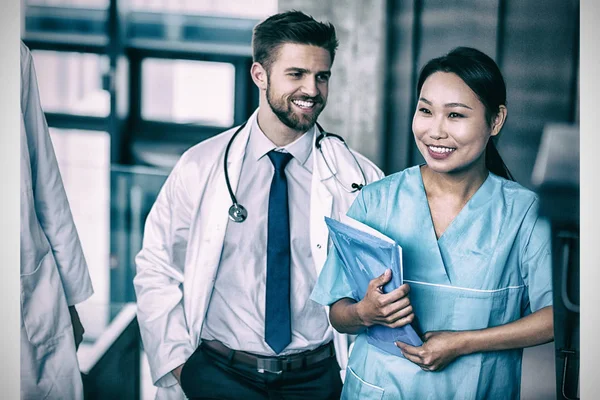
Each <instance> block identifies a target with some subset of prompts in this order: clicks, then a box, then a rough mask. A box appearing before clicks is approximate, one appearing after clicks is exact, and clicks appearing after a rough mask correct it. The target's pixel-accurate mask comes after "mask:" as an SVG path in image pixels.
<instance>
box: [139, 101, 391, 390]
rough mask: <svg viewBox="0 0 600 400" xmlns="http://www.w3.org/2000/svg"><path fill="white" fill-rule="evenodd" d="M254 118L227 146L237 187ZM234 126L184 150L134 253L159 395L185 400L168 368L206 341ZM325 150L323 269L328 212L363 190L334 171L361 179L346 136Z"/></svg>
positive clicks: (371, 171)
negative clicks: (354, 189) (355, 189)
mask: <svg viewBox="0 0 600 400" xmlns="http://www.w3.org/2000/svg"><path fill="white" fill-rule="evenodd" d="M256 116H257V111H256V112H254V114H253V115H252V116H251V117H250V120H249V121H248V123H247V124H246V126H245V127H244V129H242V130H241V131H240V133H239V134H238V136H237V137H236V138H235V140H234V141H233V144H232V146H231V149H230V152H229V157H228V160H227V161H228V162H227V168H228V172H229V177H230V180H231V186H232V188H233V190H235V188H236V187H237V182H238V180H239V176H240V170H241V166H242V161H243V158H244V152H245V149H246V144H247V142H248V137H249V133H250V127H251V126H252V123H253V120H254V119H256ZM235 130H236V129H235V128H234V129H231V130H229V131H227V132H225V133H223V134H221V135H218V136H216V137H214V138H211V139H209V140H206V141H204V142H202V143H200V144H198V145H196V146H194V147H193V148H191V149H190V150H188V151H187V152H185V153H184V154H183V156H182V157H181V159H180V160H179V161H178V163H177V164H176V165H175V167H174V168H173V171H172V172H171V174H170V175H169V177H168V178H167V181H166V182H165V184H164V186H163V188H162V189H161V192H160V193H159V195H158V197H157V199H156V202H155V204H154V205H153V207H152V210H151V211H150V214H149V215H148V219H147V220H146V226H145V231H144V240H143V246H142V250H141V251H140V253H139V254H138V255H137V257H136V265H137V274H136V276H135V279H134V286H135V290H136V295H137V304H138V321H139V323H140V330H141V335H142V340H143V344H144V349H145V352H146V353H147V355H148V361H149V364H150V371H151V375H152V380H153V382H154V384H155V385H156V386H158V387H159V388H158V391H157V396H156V398H157V399H182V398H184V395H183V392H182V391H181V389H180V386H179V385H178V384H177V381H176V380H175V377H174V376H173V375H172V374H171V373H170V371H172V370H173V369H175V368H176V367H177V366H179V365H181V364H183V363H184V362H185V361H186V360H187V359H188V357H189V356H190V355H191V354H192V353H193V352H194V350H195V349H196V348H197V346H198V345H199V343H200V333H201V330H202V324H203V322H204V318H205V315H206V311H207V308H208V303H209V301H210V295H211V293H212V290H213V286H214V282H215V279H216V276H217V269H218V265H219V260H220V258H221V251H222V248H223V241H224V238H225V229H226V227H227V223H228V210H229V207H230V206H231V198H230V196H229V192H228V191H227V186H226V183H225V178H224V173H223V162H224V153H225V147H226V145H227V143H228V141H229V140H230V139H231V137H232V135H233V133H234V132H235ZM322 149H323V152H324V153H325V154H326V156H327V160H328V161H329V165H330V167H331V170H329V169H328V168H327V165H326V164H325V161H324V160H323V157H322V156H321V154H320V153H319V151H318V150H317V149H316V148H315V147H314V146H313V154H314V156H313V176H312V184H311V185H312V186H311V200H310V227H309V229H310V243H311V248H312V255H313V259H314V262H315V268H316V271H317V274H318V273H319V272H320V271H321V268H322V266H323V264H324V262H325V259H326V257H327V249H328V231H327V227H326V225H325V221H324V217H325V216H329V217H332V218H337V216H338V215H339V213H341V212H342V213H344V214H345V213H346V211H347V209H348V208H349V206H350V205H351V204H352V202H353V200H354V198H355V197H356V195H357V193H352V194H351V193H348V192H346V191H345V190H344V189H343V188H342V187H341V186H340V185H339V183H338V182H337V180H336V179H335V177H334V176H333V174H336V176H337V177H338V179H340V180H341V182H343V183H344V185H346V187H349V186H350V184H351V183H352V182H362V175H361V174H360V171H359V169H358V167H357V165H356V161H354V158H353V157H352V155H351V154H350V153H349V152H348V150H347V149H346V147H345V146H344V145H343V144H342V143H341V142H339V141H337V140H336V139H331V140H326V141H323V142H322ZM354 154H355V156H356V158H357V160H358V162H359V163H360V165H361V167H362V169H363V170H364V172H365V175H366V178H367V182H373V181H375V180H378V179H380V178H381V177H382V176H383V173H382V172H381V171H380V170H379V169H378V168H377V167H376V166H375V165H374V164H373V163H371V162H370V161H369V160H367V159H366V158H365V157H363V156H361V155H360V154H358V153H354ZM332 160H333V162H332ZM249 240H252V239H251V238H249ZM335 344H336V353H337V357H338V362H339V363H340V366H341V367H342V369H344V368H345V366H346V363H347V358H348V341H347V337H346V336H345V335H339V334H337V333H335Z"/></svg>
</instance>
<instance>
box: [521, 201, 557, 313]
mask: <svg viewBox="0 0 600 400" xmlns="http://www.w3.org/2000/svg"><path fill="white" fill-rule="evenodd" d="M524 226H530V227H531V229H530V230H529V232H531V233H530V234H529V235H528V238H527V240H526V241H525V243H524V251H523V254H522V262H521V276H522V278H523V281H524V283H525V286H527V293H528V298H529V308H530V310H531V312H536V311H538V310H540V309H542V308H544V307H547V306H550V305H552V233H551V229H550V223H549V221H548V220H546V219H544V218H541V217H539V216H538V207H537V201H536V203H535V204H534V206H532V207H531V209H530V210H529V212H528V215H527V216H526V220H525V221H524Z"/></svg>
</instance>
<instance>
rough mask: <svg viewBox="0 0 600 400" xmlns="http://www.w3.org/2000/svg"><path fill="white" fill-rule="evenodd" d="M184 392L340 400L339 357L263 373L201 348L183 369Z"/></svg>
mask: <svg viewBox="0 0 600 400" xmlns="http://www.w3.org/2000/svg"><path fill="white" fill-rule="evenodd" d="M181 388H182V389H183V391H184V393H185V395H186V396H187V397H188V398H190V399H219V400H224V399H241V400H255V399H256V400H258V399H260V400H267V399H268V400H279V399H281V400H284V399H285V400H288V399H289V400H296V399H298V400H300V399H311V400H313V399H314V400H319V399H324V400H325V399H339V398H340V394H341V392H342V380H341V378H340V367H339V365H338V363H337V360H336V358H335V356H332V357H330V358H327V359H325V360H323V361H321V362H318V363H315V364H313V365H309V366H307V367H305V368H303V369H299V370H294V371H284V372H281V373H279V374H275V373H271V372H262V373H261V372H258V371H257V369H256V368H255V367H251V366H249V365H246V364H242V363H237V362H231V361H230V360H229V359H228V358H227V357H224V356H222V355H220V354H217V353H215V352H214V351H212V350H211V349H206V348H203V346H200V347H198V349H197V350H196V351H195V352H194V354H192V356H191V357H190V358H189V359H188V360H187V361H186V363H185V365H184V366H183V369H182V371H181Z"/></svg>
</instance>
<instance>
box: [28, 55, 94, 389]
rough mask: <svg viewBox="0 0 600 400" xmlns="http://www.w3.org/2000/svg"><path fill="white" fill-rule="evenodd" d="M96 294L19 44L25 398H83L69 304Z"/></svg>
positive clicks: (31, 74)
mask: <svg viewBox="0 0 600 400" xmlns="http://www.w3.org/2000/svg"><path fill="white" fill-rule="evenodd" d="M92 293H93V290H92V284H91V281H90V277H89V274H88V268H87V264H86V262H85V259H84V256H83V252H82V249H81V244H80V242H79V237H78V235H77V231H76V230H75V225H74V223H73V218H72V216H71V211H70V208H69V203H68V202H67V197H66V194H65V190H64V187H63V184H62V180H61V177H60V173H59V170H58V164H57V162H56V157H55V154H54V149H53V147H52V143H51V141H50V136H49V134H48V126H47V124H46V119H45V116H44V113H43V111H42V108H41V104H40V97H39V93H38V87H37V81H36V75H35V70H34V66H33V62H32V57H31V53H30V52H29V49H28V48H27V47H26V46H25V45H24V44H23V43H21V398H23V399H36V400H37V399H75V400H77V399H82V398H83V387H82V383H81V375H80V372H79V364H78V362H77V356H76V350H75V339H74V337H73V328H72V325H71V318H70V314H69V310H68V306H71V305H74V304H77V303H79V302H81V301H83V300H85V299H87V298H88V297H89V296H91V295H92Z"/></svg>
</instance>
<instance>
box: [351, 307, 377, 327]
mask: <svg viewBox="0 0 600 400" xmlns="http://www.w3.org/2000/svg"><path fill="white" fill-rule="evenodd" d="M363 305H364V304H363V302H362V301H359V302H358V303H354V313H355V315H356V322H357V325H359V326H361V327H364V328H368V327H369V326H371V325H373V324H370V323H368V321H367V319H366V318H365V314H364V311H363Z"/></svg>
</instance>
